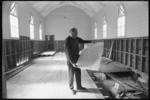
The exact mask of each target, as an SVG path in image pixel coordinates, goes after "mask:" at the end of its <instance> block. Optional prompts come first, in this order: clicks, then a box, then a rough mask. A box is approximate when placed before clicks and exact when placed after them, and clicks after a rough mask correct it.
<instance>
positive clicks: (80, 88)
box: [77, 87, 86, 90]
mask: <svg viewBox="0 0 150 100" xmlns="http://www.w3.org/2000/svg"><path fill="white" fill-rule="evenodd" d="M77 89H78V90H86V88H85V87H79V88H77Z"/></svg>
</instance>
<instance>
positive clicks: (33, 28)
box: [29, 14, 35, 40]
mask: <svg viewBox="0 0 150 100" xmlns="http://www.w3.org/2000/svg"><path fill="white" fill-rule="evenodd" d="M31 18H32V20H33V23H31ZM34 21H35V19H34V17H33V15H32V14H31V16H30V19H29V29H30V30H29V32H30V40H34V39H35V36H34V35H35V34H34V33H35V26H34ZM31 25H32V26H33V38H31Z"/></svg>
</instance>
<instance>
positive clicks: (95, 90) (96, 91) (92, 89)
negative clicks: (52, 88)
mask: <svg viewBox="0 0 150 100" xmlns="http://www.w3.org/2000/svg"><path fill="white" fill-rule="evenodd" d="M76 92H87V93H98V94H99V93H100V91H99V90H98V89H97V88H86V90H76Z"/></svg>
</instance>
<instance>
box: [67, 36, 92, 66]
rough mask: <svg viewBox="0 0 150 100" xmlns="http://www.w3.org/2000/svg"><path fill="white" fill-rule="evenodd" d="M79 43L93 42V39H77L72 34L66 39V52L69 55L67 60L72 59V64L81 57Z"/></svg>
mask: <svg viewBox="0 0 150 100" xmlns="http://www.w3.org/2000/svg"><path fill="white" fill-rule="evenodd" d="M79 43H81V44H83V43H91V41H88V40H83V39H81V38H79V37H76V38H75V39H74V38H72V37H71V36H68V37H67V38H66V40H65V52H66V55H67V61H70V63H71V64H75V63H77V61H78V58H79Z"/></svg>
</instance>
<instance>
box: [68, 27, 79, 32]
mask: <svg viewBox="0 0 150 100" xmlns="http://www.w3.org/2000/svg"><path fill="white" fill-rule="evenodd" d="M75 31H77V28H72V29H70V31H69V32H70V33H71V32H75Z"/></svg>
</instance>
